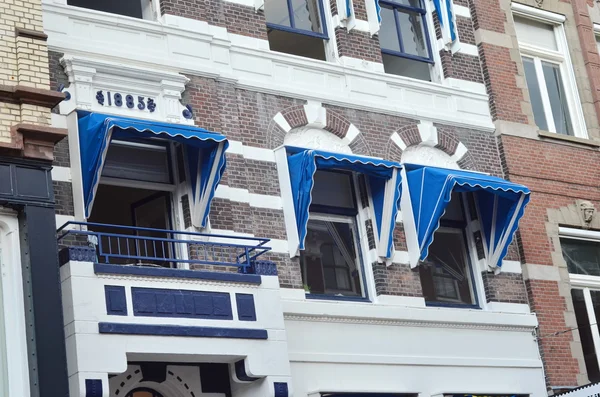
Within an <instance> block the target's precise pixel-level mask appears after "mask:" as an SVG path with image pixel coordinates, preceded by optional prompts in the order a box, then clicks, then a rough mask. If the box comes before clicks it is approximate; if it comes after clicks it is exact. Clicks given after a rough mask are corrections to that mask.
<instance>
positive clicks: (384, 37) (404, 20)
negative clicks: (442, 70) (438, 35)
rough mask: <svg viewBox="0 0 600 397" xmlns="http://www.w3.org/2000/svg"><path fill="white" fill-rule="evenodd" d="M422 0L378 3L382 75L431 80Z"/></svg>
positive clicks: (427, 38)
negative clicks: (388, 74)
mask: <svg viewBox="0 0 600 397" xmlns="http://www.w3.org/2000/svg"><path fill="white" fill-rule="evenodd" d="M425 1H426V0H379V7H380V15H381V27H380V29H379V43H380V45H381V53H382V57H383V67H384V69H385V72H386V73H390V74H396V75H399V76H406V77H412V78H415V79H419V80H426V81H430V80H431V71H430V65H432V64H433V54H432V52H431V42H430V39H429V30H428V28H427V10H426V9H425V4H424V2H425Z"/></svg>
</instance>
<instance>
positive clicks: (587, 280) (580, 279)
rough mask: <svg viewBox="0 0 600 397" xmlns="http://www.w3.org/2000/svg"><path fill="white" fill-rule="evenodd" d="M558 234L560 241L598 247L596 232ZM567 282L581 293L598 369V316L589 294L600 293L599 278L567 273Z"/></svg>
mask: <svg viewBox="0 0 600 397" xmlns="http://www.w3.org/2000/svg"><path fill="white" fill-rule="evenodd" d="M558 233H559V238H560V239H561V240H563V239H564V240H579V241H591V242H594V243H597V244H599V245H600V232H598V231H591V230H583V229H573V228H568V227H559V231H558ZM567 270H568V269H567ZM569 281H570V284H571V290H573V289H578V290H582V292H583V299H584V302H585V308H586V312H587V316H588V321H589V323H590V331H591V334H592V341H593V344H594V351H595V353H596V359H597V362H598V367H599V368H600V327H599V325H598V318H597V317H598V316H596V313H595V312H594V305H593V302H592V294H591V291H592V290H594V291H599V292H600V276H589V275H583V274H574V273H569Z"/></svg>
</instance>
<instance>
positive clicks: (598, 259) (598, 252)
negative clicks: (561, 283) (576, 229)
mask: <svg viewBox="0 0 600 397" xmlns="http://www.w3.org/2000/svg"><path fill="white" fill-rule="evenodd" d="M560 245H561V248H562V254H563V257H564V258H565V261H566V262H567V266H568V268H569V273H573V274H585V275H588V276H600V244H598V243H596V242H593V241H585V240H575V239H561V240H560Z"/></svg>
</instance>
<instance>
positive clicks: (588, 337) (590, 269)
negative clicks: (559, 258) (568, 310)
mask: <svg viewBox="0 0 600 397" xmlns="http://www.w3.org/2000/svg"><path fill="white" fill-rule="evenodd" d="M561 234H562V236H561V239H560V245H561V248H562V254H563V258H564V259H565V262H567V268H568V270H569V274H570V278H571V286H572V290H571V297H572V299H573V307H574V309H575V317H576V319H577V329H578V331H579V337H580V339H581V346H582V349H583V355H584V359H585V366H586V369H587V375H588V378H589V380H590V382H599V381H600V368H599V361H598V359H599V357H600V354H599V353H600V332H599V329H598V319H600V283H599V282H600V233H598V232H587V233H586V232H585V231H581V230H575V229H564V228H561ZM583 234H588V235H589V236H583Z"/></svg>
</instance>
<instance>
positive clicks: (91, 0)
mask: <svg viewBox="0 0 600 397" xmlns="http://www.w3.org/2000/svg"><path fill="white" fill-rule="evenodd" d="M67 4H68V5H71V6H76V7H82V8H88V9H91V10H97V11H104V12H110V13H111V14H119V15H125V16H128V17H133V18H140V19H141V18H144V19H154V5H153V1H152V0H67Z"/></svg>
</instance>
